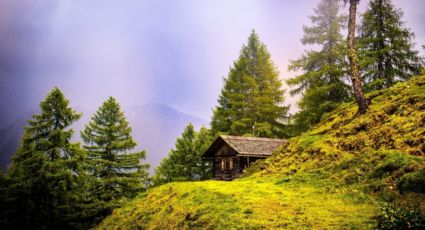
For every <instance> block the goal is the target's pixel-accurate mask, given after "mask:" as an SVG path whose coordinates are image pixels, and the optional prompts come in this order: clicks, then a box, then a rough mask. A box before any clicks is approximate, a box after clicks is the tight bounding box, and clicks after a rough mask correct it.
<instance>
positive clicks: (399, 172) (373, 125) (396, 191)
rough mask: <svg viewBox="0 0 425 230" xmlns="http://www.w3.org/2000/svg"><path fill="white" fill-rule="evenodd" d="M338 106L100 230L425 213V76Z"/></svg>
mask: <svg viewBox="0 0 425 230" xmlns="http://www.w3.org/2000/svg"><path fill="white" fill-rule="evenodd" d="M367 97H369V98H370V99H371V100H372V104H371V106H370V107H369V110H368V111H367V113H366V114H364V115H360V116H358V115H356V112H357V107H356V105H355V104H354V103H346V104H343V105H341V106H339V107H338V108H337V109H336V110H335V111H334V112H332V113H330V114H328V115H327V116H326V118H324V119H323V120H322V121H321V122H320V123H319V124H318V125H317V126H316V127H314V129H312V130H311V131H310V132H307V133H305V134H303V135H300V136H298V137H295V138H292V139H290V140H289V142H288V143H287V144H285V145H284V146H282V147H281V148H280V149H279V150H277V151H276V152H275V153H274V154H273V156H271V157H270V158H268V159H266V160H264V161H259V162H256V163H255V164H254V165H253V166H252V167H250V168H249V169H248V173H247V174H246V175H245V177H244V178H241V179H238V180H235V181H232V182H221V181H204V182H179V183H170V184H166V185H163V186H160V187H157V188H153V189H151V190H149V191H148V192H147V193H145V194H141V195H140V196H139V197H138V198H136V199H134V200H133V201H131V202H129V203H128V204H127V205H126V206H124V207H123V208H120V209H117V210H115V211H114V212H113V214H112V215H111V216H109V217H107V218H106V219H105V220H104V221H103V222H102V223H101V224H100V225H99V226H98V228H99V229H117V228H118V229H134V228H137V227H140V228H142V229H189V228H195V229H196V228H199V229H257V228H268V229H275V228H285V229H335V228H337V229H375V228H376V226H377V221H376V220H377V218H376V216H377V215H380V216H381V217H383V216H384V217H385V215H386V214H385V213H384V214H382V211H380V209H379V206H381V205H382V204H384V205H385V203H392V204H396V206H397V208H404V207H410V206H412V205H413V204H414V205H419V206H418V207H415V208H418V209H419V210H420V211H419V212H420V213H425V191H424V188H425V173H424V172H425V76H418V77H415V78H413V79H412V80H410V81H408V82H403V83H398V84H396V85H395V86H394V87H392V88H390V89H387V90H381V91H376V92H373V93H371V94H368V95H367Z"/></svg>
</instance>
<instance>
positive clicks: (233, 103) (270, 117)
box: [211, 31, 288, 137]
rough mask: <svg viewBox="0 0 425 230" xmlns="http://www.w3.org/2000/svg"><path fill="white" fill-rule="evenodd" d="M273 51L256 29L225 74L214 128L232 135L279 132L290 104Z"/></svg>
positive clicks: (273, 134)
mask: <svg viewBox="0 0 425 230" xmlns="http://www.w3.org/2000/svg"><path fill="white" fill-rule="evenodd" d="M281 87H282V83H281V82H280V80H279V78H278V72H277V70H276V67H275V66H274V65H273V63H272V62H271V60H270V53H269V52H268V51H267V48H266V46H265V45H264V44H262V43H261V42H260V39H259V37H258V35H257V34H256V33H255V31H252V33H251V35H250V36H249V38H248V44H247V45H246V46H245V45H244V46H243V47H242V50H241V52H240V55H239V59H238V60H237V61H236V62H235V63H234V65H233V67H232V68H231V69H230V72H229V75H228V77H227V78H225V83H224V88H223V89H222V91H221V95H220V97H219V99H218V103H219V105H218V106H217V107H216V108H215V110H214V115H213V118H212V121H211V127H212V129H213V130H214V132H216V133H218V132H221V133H228V134H232V135H246V134H248V135H254V136H264V137H271V136H278V135H280V134H281V133H280V132H281V130H282V123H281V120H282V119H283V118H284V117H285V115H286V114H287V111H288V107H285V106H283V105H282V103H283V102H284V91H283V90H282V89H281Z"/></svg>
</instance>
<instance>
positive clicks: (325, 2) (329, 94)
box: [287, 0, 350, 132]
mask: <svg viewBox="0 0 425 230" xmlns="http://www.w3.org/2000/svg"><path fill="white" fill-rule="evenodd" d="M339 9H340V6H339V1H338V0H322V1H321V2H320V3H319V4H318V6H317V8H316V9H315V10H314V12H315V15H314V16H310V20H311V22H312V24H313V25H312V26H310V27H306V26H304V36H303V38H302V39H301V42H302V43H303V44H304V45H316V46H318V47H319V49H320V50H318V51H315V50H310V51H308V52H306V54H304V55H303V56H302V57H301V58H300V59H298V60H295V61H292V62H291V65H290V66H289V70H294V71H298V70H302V71H304V73H303V74H301V75H298V76H296V77H294V78H292V79H289V80H288V81H287V83H288V85H290V86H293V87H294V88H293V90H291V95H295V94H301V95H302V97H301V100H300V101H299V102H298V106H299V108H300V111H299V112H298V113H297V114H296V115H295V116H294V122H295V126H296V128H297V131H298V132H301V131H306V130H307V129H309V128H310V127H311V126H312V125H314V124H316V123H317V122H319V121H320V118H321V117H322V115H323V114H324V113H327V112H330V111H332V110H333V109H335V107H336V106H337V105H338V104H340V103H341V102H344V101H347V100H348V99H349V94H350V89H349V86H348V85H347V84H346V83H345V82H344V78H345V77H346V74H345V73H346V70H347V63H346V61H345V55H346V49H345V42H344V37H343V36H342V34H341V29H343V28H345V24H346V21H347V17H346V16H344V15H341V14H339Z"/></svg>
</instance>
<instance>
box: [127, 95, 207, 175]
mask: <svg viewBox="0 0 425 230" xmlns="http://www.w3.org/2000/svg"><path fill="white" fill-rule="evenodd" d="M125 114H126V116H127V119H128V120H129V122H130V125H131V127H132V128H133V131H132V135H133V137H134V139H135V140H136V141H137V143H138V146H137V149H144V150H146V151H147V162H148V163H150V164H151V169H150V171H151V172H153V171H152V170H153V168H155V167H156V166H157V165H158V164H159V162H160V161H161V159H162V158H163V157H165V156H166V155H167V154H168V152H169V151H170V149H171V148H173V147H174V144H175V140H176V138H177V137H178V136H180V135H181V133H182V132H183V130H184V128H185V127H186V125H187V124H188V123H189V122H191V123H192V124H193V125H194V126H195V127H196V128H200V127H201V126H202V125H206V124H207V122H206V121H204V120H202V119H200V118H197V117H194V116H192V115H189V114H185V113H182V112H179V111H177V110H175V109H173V108H171V107H169V106H166V105H162V104H156V103H150V104H146V105H143V106H140V107H133V108H129V109H128V110H126V111H125Z"/></svg>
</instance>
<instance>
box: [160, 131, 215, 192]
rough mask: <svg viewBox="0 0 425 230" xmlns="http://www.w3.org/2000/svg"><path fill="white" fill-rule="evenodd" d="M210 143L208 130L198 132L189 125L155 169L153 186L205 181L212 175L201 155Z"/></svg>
mask: <svg viewBox="0 0 425 230" xmlns="http://www.w3.org/2000/svg"><path fill="white" fill-rule="evenodd" d="M211 142H212V135H211V134H210V130H208V129H206V128H204V127H202V128H201V129H200V131H199V132H196V131H195V128H194V127H193V125H192V124H191V123H189V124H188V125H187V126H186V128H185V129H184V131H183V133H182V134H181V137H178V138H177V139H176V144H175V148H174V149H172V150H171V151H170V152H169V153H168V155H167V157H165V158H163V159H162V160H161V163H160V165H159V166H158V167H157V168H156V169H155V179H154V180H155V184H162V183H164V182H171V181H192V180H205V179H208V178H210V177H211V176H212V175H211V173H212V171H211V165H210V164H209V163H208V162H205V161H203V159H202V154H203V153H204V152H205V150H206V149H207V148H208V147H209V145H210V144H211Z"/></svg>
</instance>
